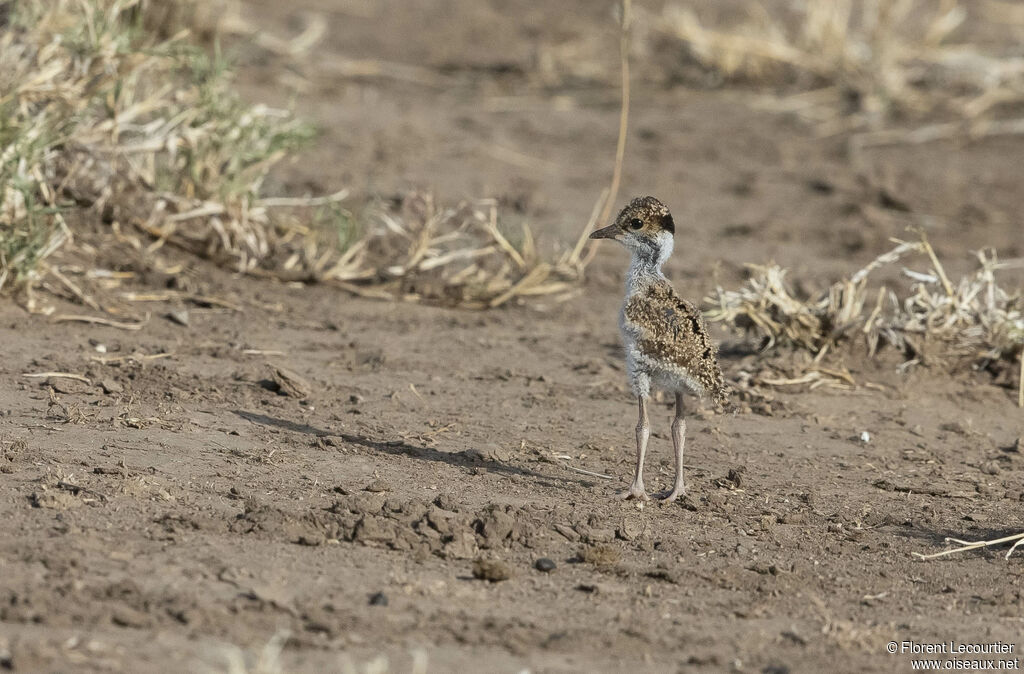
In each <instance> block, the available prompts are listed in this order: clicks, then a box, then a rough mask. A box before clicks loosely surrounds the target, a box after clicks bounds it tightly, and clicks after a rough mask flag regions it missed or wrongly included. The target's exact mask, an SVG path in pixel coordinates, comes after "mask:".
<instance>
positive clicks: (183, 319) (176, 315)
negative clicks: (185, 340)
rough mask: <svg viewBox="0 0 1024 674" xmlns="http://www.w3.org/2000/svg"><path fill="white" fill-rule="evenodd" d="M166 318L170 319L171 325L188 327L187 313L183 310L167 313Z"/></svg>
mask: <svg viewBox="0 0 1024 674" xmlns="http://www.w3.org/2000/svg"><path fill="white" fill-rule="evenodd" d="M167 318H168V319H170V321H171V322H172V323H177V324H178V325H184V326H185V327H188V312H187V311H185V310H184V309H180V310H178V311H171V312H169V313H168V314H167Z"/></svg>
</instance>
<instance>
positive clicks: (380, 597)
mask: <svg viewBox="0 0 1024 674" xmlns="http://www.w3.org/2000/svg"><path fill="white" fill-rule="evenodd" d="M387 605H388V596H387V595H386V594H384V593H383V592H374V593H373V594H371V595H370V606H387Z"/></svg>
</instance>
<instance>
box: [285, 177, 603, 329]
mask: <svg viewBox="0 0 1024 674" xmlns="http://www.w3.org/2000/svg"><path fill="white" fill-rule="evenodd" d="M341 222H342V225H341V226H340V228H339V229H337V230H336V231H335V235H336V236H338V237H340V238H341V239H343V242H342V246H341V248H340V250H341V251H342V252H341V253H340V254H338V253H336V252H335V251H336V250H338V249H339V248H338V246H337V245H336V244H335V243H332V242H331V241H330V240H325V239H324V238H323V237H322V236H314V235H313V234H314V233H313V232H310V231H302V232H300V239H301V240H302V242H303V245H302V246H301V250H298V251H296V252H295V253H294V254H293V255H292V256H291V257H289V259H288V260H286V261H285V262H284V263H283V265H282V273H283V274H287V273H289V272H295V273H296V274H298V276H299V277H302V278H310V277H311V278H315V279H317V280H324V281H334V282H337V283H339V284H341V285H342V286H343V287H345V288H346V289H348V290H350V291H352V292H354V293H356V294H360V295H367V296H372V297H383V298H391V297H398V298H401V299H406V300H413V301H427V302H435V303H443V304H453V305H459V306H462V307H465V308H471V309H486V308H494V307H498V306H501V305H503V304H505V303H506V302H508V301H509V300H511V299H513V298H517V297H534V296H540V295H555V296H558V295H562V296H564V295H566V294H567V293H570V292H572V291H573V289H574V288H575V286H576V285H577V282H578V281H579V280H580V279H581V278H582V274H583V269H584V267H585V265H586V261H585V260H584V259H583V258H582V256H581V254H582V251H583V246H582V242H584V241H585V239H586V234H587V233H588V232H589V229H590V228H591V227H590V223H588V227H587V228H586V229H584V230H583V231H582V232H581V235H580V243H578V245H577V246H576V247H575V248H574V249H573V250H567V251H564V252H563V253H561V255H560V256H558V257H557V258H556V259H551V260H545V259H544V256H542V255H541V254H540V253H539V252H538V249H537V246H536V242H535V239H534V235H533V232H532V230H531V229H530V227H529V225H528V224H527V223H525V222H524V223H522V225H521V227H520V228H519V230H518V231H515V230H513V231H506V230H504V228H503V227H502V226H501V225H500V222H499V218H498V206H497V202H496V201H495V200H494V199H479V200H476V201H472V202H464V203H461V204H459V205H457V206H454V207H448V208H442V207H439V206H438V205H437V204H436V203H435V201H434V199H433V197H432V196H431V195H430V194H428V193H419V192H414V193H409V194H407V195H405V196H404V197H403V198H402V199H401V200H400V203H398V204H393V205H390V206H384V205H377V206H374V207H371V208H369V209H368V210H367V212H366V213H365V214H364V215H363V216H362V217H361V218H359V219H358V220H356V219H352V218H350V217H349V218H347V219H344V220H342V221H341ZM292 224H293V226H294V227H296V228H299V227H302V225H301V224H300V222H299V221H295V222H293V223H292ZM296 231H298V230H296ZM329 238H330V236H328V239H329Z"/></svg>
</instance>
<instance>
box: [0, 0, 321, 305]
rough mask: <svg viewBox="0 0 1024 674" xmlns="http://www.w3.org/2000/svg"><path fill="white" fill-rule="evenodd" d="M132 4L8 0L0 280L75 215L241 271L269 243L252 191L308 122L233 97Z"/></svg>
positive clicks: (49, 249) (32, 271) (223, 81)
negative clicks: (151, 29) (145, 24)
mask: <svg viewBox="0 0 1024 674" xmlns="http://www.w3.org/2000/svg"><path fill="white" fill-rule="evenodd" d="M140 7H141V5H140V2H139V1H138V0H89V1H84V2H83V1H73V0H23V1H21V2H18V3H16V4H14V5H13V7H11V8H10V9H9V16H8V17H7V21H8V22H9V26H8V29H7V30H6V31H5V32H4V34H3V36H2V38H0V92H3V93H2V96H0V113H2V114H0V118H2V122H0V140H2V141H3V147H4V149H3V154H2V155H0V195H2V202H0V226H2V230H0V231H3V235H2V236H3V239H2V241H0V255H2V257H0V281H2V282H3V283H7V282H10V281H13V282H15V283H17V282H23V281H31V280H33V278H35V277H36V276H38V275H39V272H44V273H45V271H46V267H45V266H43V267H40V264H41V263H42V261H43V260H44V259H45V258H46V257H47V256H49V255H51V254H52V253H53V252H55V251H56V250H57V249H58V248H59V247H60V246H61V244H63V243H65V242H67V241H69V240H74V239H75V237H77V236H78V235H79V232H76V231H73V230H72V229H71V228H69V226H68V222H69V218H70V214H75V215H79V216H84V217H78V218H76V222H77V223H82V222H86V221H92V222H95V221H97V220H99V221H102V222H103V223H104V224H105V225H107V226H109V227H110V228H112V229H113V230H114V232H120V231H122V228H129V227H130V228H132V229H134V230H136V231H138V232H145V233H148V234H149V235H152V236H156V237H157V238H158V241H159V242H160V243H163V242H172V243H175V244H178V245H181V246H184V247H186V248H190V249H194V250H197V251H199V252H203V253H204V254H207V255H210V256H213V257H220V258H225V259H230V260H231V261H232V262H233V263H234V264H235V265H236V266H237V267H238V268H240V269H243V270H244V269H250V268H252V267H254V266H255V265H256V264H257V263H258V262H259V261H260V260H262V259H264V258H265V257H267V255H268V254H269V252H270V242H269V241H268V238H269V237H268V233H267V225H268V219H267V217H266V213H265V212H264V211H262V210H261V209H260V208H259V203H258V201H257V195H258V192H259V189H260V186H261V184H262V181H263V179H264V177H265V176H266V174H267V171H268V170H269V168H270V167H271V166H272V165H273V164H274V163H275V162H277V161H279V160H280V159H281V158H283V157H284V156H285V155H286V154H287V153H288V152H290V151H291V150H293V149H295V148H296V147H298V146H300V145H301V144H302V143H303V142H305V141H306V140H308V139H309V138H310V135H311V129H309V128H308V127H307V126H305V125H302V124H300V123H298V122H296V121H294V120H292V119H291V118H290V116H289V115H288V114H287V113H286V112H283V111H277V110H271V109H269V108H266V107H261V106H256V107H251V106H248V105H246V104H244V103H242V102H241V101H240V100H239V99H238V97H237V96H235V95H234V94H233V93H232V92H231V90H230V87H229V78H228V75H227V71H226V69H225V68H224V65H223V63H221V62H219V61H217V60H216V59H215V58H210V57H208V56H207V55H206V54H204V53H203V52H201V51H199V50H197V49H195V48H192V47H190V46H189V45H188V44H187V43H186V42H185V40H184V37H185V35H184V34H182V33H179V34H178V35H176V36H174V37H172V38H170V39H168V40H166V41H162V42H155V41H154V40H153V39H152V38H151V37H150V35H149V34H148V33H145V32H144V31H141V30H140V29H139V22H138V11H139V10H140ZM81 229H82V234H83V235H85V234H86V231H85V230H86V227H84V226H83V227H82V228H81ZM92 229H93V230H95V227H93V228H92ZM103 234H104V235H106V236H108V237H109V238H112V237H110V229H107V230H105V231H104V232H103ZM147 243H148V242H147ZM0 287H2V286H0Z"/></svg>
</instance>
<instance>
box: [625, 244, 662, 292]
mask: <svg viewBox="0 0 1024 674" xmlns="http://www.w3.org/2000/svg"><path fill="white" fill-rule="evenodd" d="M672 243H673V241H672V235H671V234H669V233H668V232H663V233H661V234H659V235H658V236H657V237H656V238H655V239H654V240H652V241H650V242H645V243H643V244H637V245H631V246H629V248H630V253H631V254H632V259H631V260H630V263H629V271H627V272H626V296H627V297H628V296H630V295H633V294H635V293H637V292H640V291H643V290H645V289H646V288H647V287H648V286H650V285H651V284H652V283H654V282H656V281H661V280H664V278H665V274H663V273H662V271H661V268H662V266H663V265H664V264H665V262H666V261H667V260H668V258H669V256H670V255H672Z"/></svg>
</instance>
